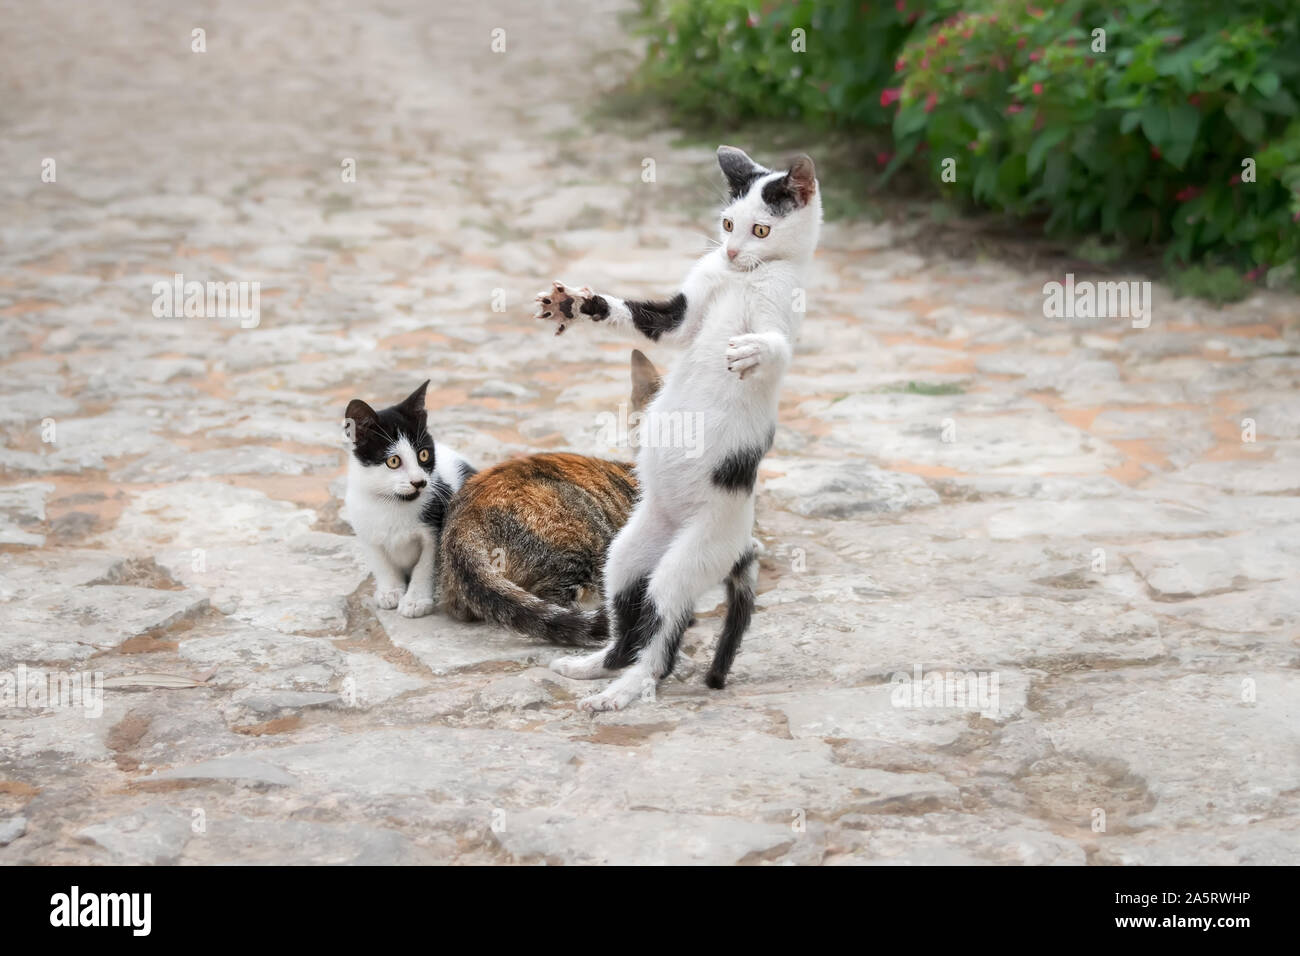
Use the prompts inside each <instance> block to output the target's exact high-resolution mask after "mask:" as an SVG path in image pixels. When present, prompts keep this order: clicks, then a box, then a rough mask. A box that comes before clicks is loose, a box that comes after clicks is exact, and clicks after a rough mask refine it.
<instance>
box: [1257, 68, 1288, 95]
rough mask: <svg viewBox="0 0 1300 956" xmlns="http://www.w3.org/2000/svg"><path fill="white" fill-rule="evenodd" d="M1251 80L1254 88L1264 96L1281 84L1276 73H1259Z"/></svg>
mask: <svg viewBox="0 0 1300 956" xmlns="http://www.w3.org/2000/svg"><path fill="white" fill-rule="evenodd" d="M1252 82H1253V83H1254V84H1255V89H1257V90H1259V91H1260V92H1261V93H1263V94H1264V95H1265V96H1272V95H1273V94H1274V93H1276V92H1277V91H1278V88H1279V87H1280V86H1281V85H1282V81H1281V80H1279V79H1278V78H1277V74H1276V73H1261V74H1260V75H1259V76H1257V77H1255V79H1254V80H1253V81H1252Z"/></svg>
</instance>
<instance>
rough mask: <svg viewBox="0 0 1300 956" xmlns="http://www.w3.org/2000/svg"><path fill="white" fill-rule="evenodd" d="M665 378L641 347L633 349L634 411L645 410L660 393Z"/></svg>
mask: <svg viewBox="0 0 1300 956" xmlns="http://www.w3.org/2000/svg"><path fill="white" fill-rule="evenodd" d="M661 385H663V378H662V377H661V376H660V375H659V370H658V369H657V368H655V367H654V363H653V362H651V361H650V360H649V359H648V358H646V357H645V353H644V352H642V351H641V350H640V349H633V350H632V411H634V412H640V411H644V410H645V407H646V406H647V405H649V404H650V400H651V399H653V398H654V397H655V395H657V394H658V393H659V387H660V386H661Z"/></svg>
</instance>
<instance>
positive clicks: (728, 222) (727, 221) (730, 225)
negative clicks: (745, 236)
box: [722, 219, 736, 232]
mask: <svg viewBox="0 0 1300 956" xmlns="http://www.w3.org/2000/svg"><path fill="white" fill-rule="evenodd" d="M722 228H723V229H725V230H727V232H731V230H732V229H734V228H736V224H735V223H734V222H732V221H731V220H730V219H724V220H722Z"/></svg>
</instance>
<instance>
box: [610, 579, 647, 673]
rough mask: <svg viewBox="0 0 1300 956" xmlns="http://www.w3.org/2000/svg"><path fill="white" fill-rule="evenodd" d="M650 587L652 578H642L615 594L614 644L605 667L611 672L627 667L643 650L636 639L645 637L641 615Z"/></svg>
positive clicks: (612, 602)
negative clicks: (641, 624)
mask: <svg viewBox="0 0 1300 956" xmlns="http://www.w3.org/2000/svg"><path fill="white" fill-rule="evenodd" d="M649 586H650V578H649V577H642V578H640V579H638V580H636V581H634V582H632V584H630V585H628V586H627V587H626V588H624V589H623V590H622V591H619V592H618V593H617V594H615V595H614V599H613V600H612V601H611V602H610V605H611V606H612V608H613V610H614V628H613V630H614V643H613V644H612V645H610V648H609V652H608V653H607V654H606V655H605V667H607V668H608V669H609V670H618V669H619V668H621V667H627V666H628V665H629V664H631V663H632V662H633V661H634V660H636V655H637V651H639V650H641V645H638V644H636V643H635V639H636V638H641V637H644V635H643V634H641V632H640V627H639V626H640V623H641V615H642V613H643V612H644V611H645V610H646V606H647V605H646V589H647V588H648V587H649Z"/></svg>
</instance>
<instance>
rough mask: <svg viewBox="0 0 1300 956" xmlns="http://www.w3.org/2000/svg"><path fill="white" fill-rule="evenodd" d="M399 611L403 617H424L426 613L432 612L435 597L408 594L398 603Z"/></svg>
mask: <svg viewBox="0 0 1300 956" xmlns="http://www.w3.org/2000/svg"><path fill="white" fill-rule="evenodd" d="M397 613H398V614H400V615H402V617H424V616H425V615H426V614H432V613H433V598H431V597H412V596H411V595H409V594H408V595H406V597H404V598H402V602H401V603H400V604H398V605H397Z"/></svg>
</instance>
